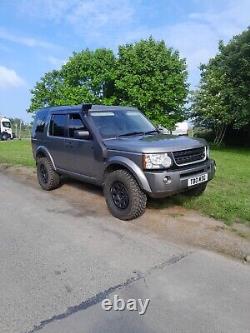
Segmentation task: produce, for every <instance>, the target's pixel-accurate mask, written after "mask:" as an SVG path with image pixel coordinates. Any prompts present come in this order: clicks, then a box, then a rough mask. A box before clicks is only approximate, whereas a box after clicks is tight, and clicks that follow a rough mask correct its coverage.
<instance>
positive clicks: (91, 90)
mask: <svg viewBox="0 0 250 333" xmlns="http://www.w3.org/2000/svg"><path fill="white" fill-rule="evenodd" d="M114 67H115V57H114V54H113V52H112V51H111V50H107V49H97V50H96V51H90V50H88V49H86V50H83V51H81V52H79V53H73V56H72V57H70V58H69V60H68V62H67V63H66V64H65V65H63V66H62V68H61V69H60V70H53V71H51V72H48V73H46V74H45V75H44V76H43V77H42V78H41V80H40V81H39V82H37V83H36V85H35V87H34V88H33V89H32V90H31V94H32V98H31V105H30V107H29V109H28V112H33V111H35V110H36V109H37V108H40V107H44V106H54V105H76V104H80V103H83V101H87V102H90V103H105V104H112V102H113V100H114V93H113V90H114V81H113V75H114V74H113V72H114Z"/></svg>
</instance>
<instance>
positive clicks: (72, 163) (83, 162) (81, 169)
mask: <svg viewBox="0 0 250 333" xmlns="http://www.w3.org/2000/svg"><path fill="white" fill-rule="evenodd" d="M77 130H88V129H87V127H86V126H85V124H84V123H83V121H82V119H81V116H80V114H79V113H69V114H68V133H67V137H66V138H65V141H64V147H65V153H66V155H67V159H66V161H65V168H64V169H66V170H67V171H70V172H73V173H77V174H80V175H84V176H88V177H96V176H97V164H99V163H98V162H97V161H96V159H95V156H94V141H93V139H92V137H91V136H90V138H89V139H87V140H86V139H76V138H75V135H74V132H75V131H77Z"/></svg>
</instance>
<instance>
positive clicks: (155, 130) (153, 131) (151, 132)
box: [145, 129, 160, 134]
mask: <svg viewBox="0 0 250 333" xmlns="http://www.w3.org/2000/svg"><path fill="white" fill-rule="evenodd" d="M153 133H160V131H159V130H157V129H154V130H152V131H148V132H145V134H153Z"/></svg>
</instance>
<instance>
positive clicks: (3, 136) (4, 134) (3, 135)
mask: <svg viewBox="0 0 250 333" xmlns="http://www.w3.org/2000/svg"><path fill="white" fill-rule="evenodd" d="M8 138H9V136H8V134H6V133H3V134H2V135H1V140H2V141H7V140H8Z"/></svg>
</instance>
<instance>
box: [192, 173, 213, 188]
mask: <svg viewBox="0 0 250 333" xmlns="http://www.w3.org/2000/svg"><path fill="white" fill-rule="evenodd" d="M207 180H208V174H207V173H203V174H202V175H198V176H196V177H192V178H189V179H188V186H194V185H197V184H200V183H204V182H206V181H207Z"/></svg>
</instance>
